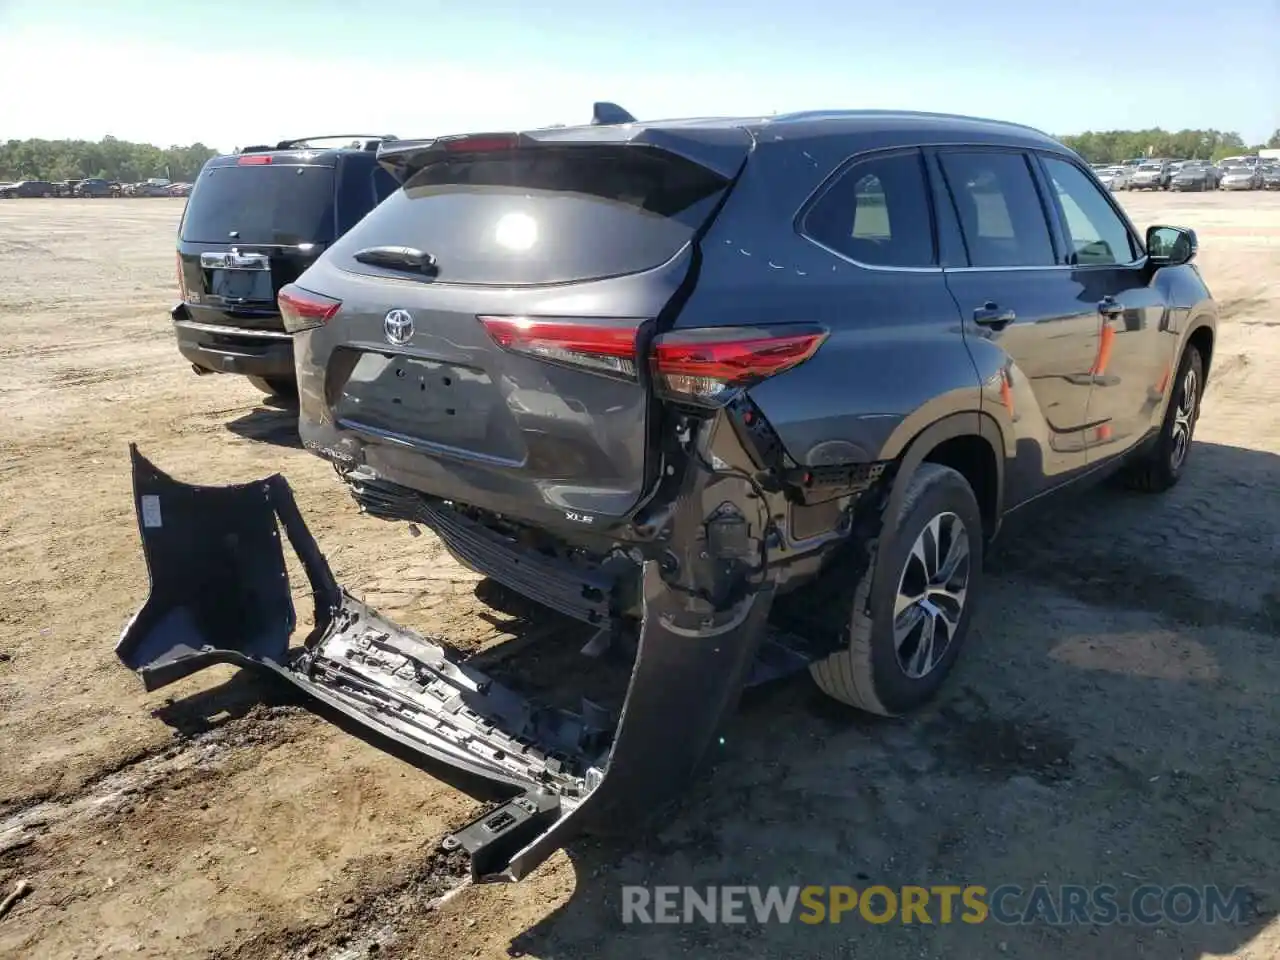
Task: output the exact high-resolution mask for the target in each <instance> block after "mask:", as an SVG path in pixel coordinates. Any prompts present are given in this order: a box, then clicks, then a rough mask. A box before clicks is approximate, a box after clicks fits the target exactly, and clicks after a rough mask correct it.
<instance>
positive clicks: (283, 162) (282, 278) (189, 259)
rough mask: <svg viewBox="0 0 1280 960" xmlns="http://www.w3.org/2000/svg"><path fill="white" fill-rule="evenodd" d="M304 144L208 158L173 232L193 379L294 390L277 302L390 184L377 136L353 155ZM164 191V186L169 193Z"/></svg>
mask: <svg viewBox="0 0 1280 960" xmlns="http://www.w3.org/2000/svg"><path fill="white" fill-rule="evenodd" d="M332 139H342V140H344V141H350V140H351V139H352V138H351V136H350V135H343V136H342V137H341V138H331V137H312V138H306V139H301V140H288V141H282V142H280V143H277V144H276V145H274V146H265V145H264V146H261V147H250V148H246V149H245V150H243V151H241V152H240V153H238V154H230V155H226V156H219V157H214V158H212V159H211V160H209V161H208V163H206V164H205V166H204V168H203V169H202V170H201V171H200V175H199V176H198V177H197V178H196V181H195V184H194V185H193V186H192V189H191V195H190V197H189V199H188V200H187V206H186V210H185V212H184V213H183V216H182V222H181V224H180V226H179V229H178V284H179V293H180V297H181V300H180V302H179V303H178V305H177V306H175V307H174V308H173V310H172V313H171V316H172V319H173V328H174V333H175V335H176V337H177V342H178V350H179V352H180V353H181V354H182V356H183V357H185V358H186V359H187V360H188V361H189V362H190V363H191V366H192V369H193V370H194V371H195V372H196V373H198V374H205V373H237V374H242V375H244V376H247V377H248V378H249V379H250V381H251V382H252V383H253V384H254V385H255V386H256V387H258V388H259V389H260V390H262V391H263V392H265V393H268V394H289V393H292V392H293V389H294V368H293V340H292V336H291V335H290V334H289V333H288V332H287V331H286V330H285V327H284V323H283V321H282V320H281V318H280V310H279V307H278V306H277V303H276V295H277V294H278V293H279V291H280V288H281V287H282V286H284V285H285V284H287V283H289V282H291V281H293V280H295V279H297V277H298V275H299V274H301V273H302V272H303V271H304V270H305V269H306V268H307V267H308V266H310V265H311V263H312V262H313V261H314V260H315V259H316V257H318V256H319V255H320V254H321V253H323V252H324V250H325V248H326V247H327V246H328V245H329V244H330V243H332V242H333V241H334V240H336V239H337V238H338V237H340V236H342V234H343V233H345V232H346V231H347V230H349V229H350V228H351V227H352V226H353V225H354V224H355V223H356V222H357V221H358V220H359V219H360V218H361V217H363V216H364V215H365V214H366V213H368V212H369V211H370V210H372V209H373V208H374V207H375V206H376V205H377V204H378V203H379V202H380V201H381V200H382V199H383V198H384V197H386V196H387V195H388V194H389V193H391V192H392V191H394V190H396V189H397V187H398V184H397V183H396V181H395V179H394V178H393V177H392V176H391V175H390V174H389V173H388V172H387V171H386V170H384V169H382V168H381V167H380V166H378V163H377V159H376V156H377V154H376V149H377V145H378V143H380V142H381V139H382V138H378V137H366V138H364V139H362V140H360V141H359V145H358V146H357V147H355V148H353V147H351V146H343V147H337V148H335V147H327V148H326V147H321V146H319V144H321V143H322V142H323V141H326V140H332ZM165 189H166V190H168V189H170V188H168V187H166V188H165Z"/></svg>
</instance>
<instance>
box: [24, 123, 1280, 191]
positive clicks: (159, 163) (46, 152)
mask: <svg viewBox="0 0 1280 960" xmlns="http://www.w3.org/2000/svg"><path fill="white" fill-rule="evenodd" d="M1060 139H1061V140H1062V142H1063V143H1065V144H1066V145H1067V146H1069V147H1071V149H1073V150H1075V151H1076V152H1077V153H1079V154H1080V155H1081V156H1082V157H1084V158H1085V160H1087V161H1088V162H1090V163H1118V162H1120V161H1121V160H1128V159H1131V158H1134V157H1143V156H1153V157H1185V158H1189V159H1197V160H1221V159H1222V158H1223V157H1229V156H1232V155H1233V154H1241V153H1251V152H1254V151H1256V150H1258V149H1260V148H1263V147H1280V130H1277V131H1276V132H1275V133H1273V134H1272V135H1271V138H1270V139H1269V140H1268V141H1267V142H1266V143H1259V144H1252V145H1250V144H1246V143H1245V142H1244V139H1243V138H1242V137H1241V136H1240V134H1238V133H1235V132H1234V131H1230V130H1178V131H1176V132H1172V131H1168V130H1162V129H1160V128H1159V127H1155V128H1153V129H1150V130H1102V131H1093V130H1087V131H1085V132H1084V133H1078V134H1072V135H1070V136H1064V137H1061V138H1060ZM217 152H218V151H216V150H214V149H213V148H212V147H206V146H205V145H204V144H203V143H193V144H191V145H190V146H185V147H183V146H172V147H167V148H166V147H157V146H155V145H154V144H150V143H131V142H130V141H128V140H117V139H116V138H115V137H103V138H102V139H101V140H97V141H94V140H9V141H8V142H6V143H3V144H0V180H6V181H9V180H53V181H58V180H83V179H85V178H86V177H102V178H103V179H105V180H118V181H120V182H121V183H134V182H137V181H140V180H146V179H147V178H149V177H168V178H169V179H170V180H174V181H177V182H183V181H191V180H194V179H195V178H196V174H198V173H199V172H200V168H201V167H202V166H204V163H205V161H206V160H208V159H209V158H210V157H212V156H214V155H215V154H216V153H217Z"/></svg>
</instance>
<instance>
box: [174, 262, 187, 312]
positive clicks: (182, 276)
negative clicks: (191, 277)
mask: <svg viewBox="0 0 1280 960" xmlns="http://www.w3.org/2000/svg"><path fill="white" fill-rule="evenodd" d="M176 256H177V258H178V296H179V297H180V298H181V299H182V302H183V303H186V302H187V272H186V270H185V269H184V268H183V266H182V253H181V251H179V252H178V253H177V254H176Z"/></svg>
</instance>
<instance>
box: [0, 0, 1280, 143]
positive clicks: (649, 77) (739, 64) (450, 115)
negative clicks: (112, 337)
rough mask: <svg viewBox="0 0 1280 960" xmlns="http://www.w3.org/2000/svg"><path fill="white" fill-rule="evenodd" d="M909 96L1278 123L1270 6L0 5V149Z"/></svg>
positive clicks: (266, 1) (951, 106) (1183, 0)
mask: <svg viewBox="0 0 1280 960" xmlns="http://www.w3.org/2000/svg"><path fill="white" fill-rule="evenodd" d="M595 100H612V101H615V102H617V103H619V104H621V105H622V106H623V107H625V108H626V109H627V110H629V111H630V112H631V113H632V114H634V115H635V116H637V117H639V118H640V119H658V118H663V117H678V116H706V115H744V116H751V115H761V114H768V113H773V112H777V113H785V112H788V111H792V110H811V109H837V108H858V107H875V108H902V109H912V110H938V111H944V112H953V113H965V114H971V115H976V116H984V117H994V118H998V119H1002V120H1011V121H1015V122H1019V123H1026V124H1030V125H1032V126H1035V127H1038V128H1040V129H1042V130H1045V131H1047V132H1049V133H1053V134H1058V135H1063V134H1070V133H1079V132H1081V131H1084V130H1087V129H1093V130H1103V129H1132V128H1141V127H1152V126H1160V127H1164V128H1166V129H1175V130H1176V129H1182V128H1187V127H1192V128H1216V129H1219V130H1236V131H1238V132H1239V133H1240V134H1241V135H1242V136H1243V137H1244V138H1245V140H1246V142H1248V143H1254V142H1260V141H1262V140H1265V139H1266V138H1267V137H1269V136H1270V135H1271V133H1272V131H1274V130H1276V129H1277V128H1280V0H1219V2H1216V3H1215V2H1213V0H1070V2H1065V3H1064V2H1053V0H950V2H942V0H887V2H876V3H868V2H862V3H858V2H851V0H715V2H711V0H644V2H643V3H632V4H620V3H617V4H613V5H610V4H609V3H608V0H594V2H592V0H525V2H523V3H520V2H513V0H487V2H480V3H476V4H474V5H473V4H469V3H463V2H462V0H454V2H444V0H365V2H359V0H256V2H253V0H218V2H209V0H170V2H167V3H165V2H157V0H152V2H146V0H105V2H103V0H98V2H87V0H66V2H59V0H0V140H5V139H11V138H26V137H44V138H50V139H57V138H63V137H71V138H84V139H92V140H96V139H98V138H100V137H102V136H104V135H107V134H110V135H112V136H115V137H118V138H120V139H125V140H137V141H144V142H151V143H157V144H160V145H162V146H168V145H170V144H188V143H192V142H195V141H200V142H202V143H205V144H207V145H209V146H213V147H216V148H219V149H224V150H225V149H230V148H232V147H234V146H240V145H244V144H247V143H260V142H263V141H274V140H279V139H283V138H285V137H295V136H318V135H321V134H328V133H340V134H346V133H363V134H391V135H394V136H398V137H427V136H434V135H440V134H448V133H462V132H467V131H478V130H503V129H519V128H528V127H537V126H545V125H547V124H553V123H568V124H574V123H583V122H586V121H587V120H589V119H590V116H591V104H592V102H593V101H595Z"/></svg>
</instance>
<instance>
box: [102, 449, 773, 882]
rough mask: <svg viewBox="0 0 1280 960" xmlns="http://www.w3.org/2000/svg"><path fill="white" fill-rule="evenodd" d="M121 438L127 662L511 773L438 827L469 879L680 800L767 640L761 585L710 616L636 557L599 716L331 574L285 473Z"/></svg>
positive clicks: (509, 874)
mask: <svg viewBox="0 0 1280 960" xmlns="http://www.w3.org/2000/svg"><path fill="white" fill-rule="evenodd" d="M130 453H131V458H132V463H133V486H134V505H135V508H136V509H137V513H138V523H139V531H140V533H141V536H142V545H143V552H144V555H145V557H146V561H147V567H148V570H149V573H150V577H151V594H150V596H149V597H148V599H147V601H146V603H145V604H144V605H143V606H142V608H141V609H140V610H139V611H138V613H137V614H136V615H135V616H134V618H133V619H132V620H131V621H130V623H129V624H128V625H127V626H126V627H125V630H124V632H123V634H122V635H121V637H120V640H119V643H118V644H117V647H116V653H117V655H118V656H119V657H120V659H121V661H122V662H123V663H124V664H125V665H126V666H127V667H129V668H130V669H132V670H134V671H136V672H137V673H138V674H139V676H141V678H142V680H143V683H144V685H145V686H146V688H147V689H148V690H154V689H156V688H158V687H162V686H164V685H166V684H169V683H172V682H174V681H175V680H178V679H181V678H182V677H185V676H187V675H189V674H191V673H194V672H196V671H198V670H201V669H203V668H204V667H206V666H210V665H211V664H215V663H230V664H235V665H238V666H245V667H257V668H261V669H265V670H269V671H271V672H273V673H275V674H277V675H279V676H280V677H283V678H284V679H285V680H288V681H289V682H290V683H292V684H294V685H296V686H298V687H300V688H301V689H303V690H305V691H306V692H307V693H308V694H310V695H311V696H313V697H315V698H316V699H318V700H320V701H323V702H324V703H325V704H328V705H329V706H330V707H332V708H334V709H336V710H338V711H340V712H342V713H343V714H345V715H346V716H347V717H349V718H351V719H353V720H355V721H356V722H358V723H359V724H361V725H363V726H364V727H366V728H368V729H369V730H371V731H373V732H375V733H377V734H380V735H382V736H384V737H388V738H390V739H391V740H394V741H396V742H398V743H399V744H402V745H404V746H406V747H408V748H410V749H411V750H413V751H415V752H416V753H418V754H420V755H422V756H424V757H427V758H430V759H431V760H433V761H436V762H441V763H444V764H447V765H449V766H451V767H454V768H458V769H461V770H464V771H467V772H469V773H471V774H474V775H477V776H479V777H482V778H484V779H485V780H487V781H490V782H492V783H495V784H500V785H504V786H506V787H507V788H510V789H511V790H512V792H513V793H515V794H517V795H516V796H514V798H513V799H510V800H508V801H507V802H506V803H504V804H503V805H502V806H500V807H499V808H498V809H496V810H491V811H489V812H488V813H486V814H485V815H483V816H482V817H479V818H478V819H477V820H475V821H474V822H472V823H470V824H468V825H467V826H465V827H463V828H462V829H460V830H459V831H458V832H457V833H455V834H453V835H451V836H450V837H448V838H446V839H445V846H446V847H449V848H459V847H461V848H462V849H464V850H466V851H467V852H468V853H469V854H470V856H471V863H472V872H473V875H474V876H475V877H476V879H510V880H516V879H519V878H520V877H522V876H524V875H525V874H527V873H528V872H529V871H530V870H532V869H534V868H535V867H536V866H537V865H538V864H539V863H541V862H542V861H543V860H545V859H546V857H547V856H549V855H550V854H551V853H552V852H554V851H555V850H556V849H557V848H559V847H560V846H562V845H563V844H564V843H565V842H566V841H567V840H569V839H570V837H571V836H572V835H573V834H575V833H577V832H578V831H579V830H581V829H583V828H588V829H594V828H599V829H605V830H608V831H609V832H616V831H618V830H624V831H625V830H627V829H629V828H631V827H633V826H634V825H635V824H638V823H640V822H642V821H644V820H646V819H648V818H649V817H650V816H651V815H652V814H653V812H654V811H655V810H657V809H658V808H661V807H663V806H665V805H666V804H668V803H669V802H670V801H672V800H673V799H675V797H676V796H677V795H678V794H679V792H680V789H681V787H682V786H683V785H684V783H685V782H686V781H687V779H688V777H689V776H690V774H692V773H693V772H694V770H695V768H696V767H697V765H698V761H699V760H700V759H701V758H702V756H703V754H704V753H705V751H706V748H707V746H708V745H709V744H710V742H711V741H712V739H713V738H714V737H715V735H716V733H717V732H718V729H719V725H720V723H721V721H722V719H723V718H724V717H725V715H726V714H727V713H729V712H730V711H731V710H732V708H733V706H734V704H735V702H736V700H737V697H738V694H739V692H740V691H741V689H742V688H743V686H744V684H746V683H747V682H749V679H750V675H751V671H752V669H753V665H755V662H756V654H757V653H758V652H760V651H759V647H760V642H761V640H762V638H763V637H764V634H765V624H766V619H767V616H768V611H769V607H770V605H771V601H772V590H771V589H763V590H761V591H759V592H758V593H755V594H752V595H751V596H750V597H749V598H747V599H745V600H744V601H742V602H741V603H740V604H739V605H738V606H737V607H735V608H734V609H733V610H732V611H727V612H726V614H725V616H724V617H723V618H720V617H717V618H716V622H714V623H712V622H708V621H706V620H703V619H701V618H692V619H691V618H690V616H689V614H688V613H687V612H686V601H685V600H684V598H683V597H682V596H681V595H680V594H678V593H676V592H675V591H672V590H670V589H669V588H668V587H667V586H666V585H665V584H664V582H663V580H662V578H661V576H660V575H659V571H658V567H657V564H656V563H653V562H649V563H646V564H645V566H644V569H643V596H644V604H643V609H644V618H643V621H642V626H641V631H640V638H639V643H638V650H637V654H636V660H635V664H634V666H633V668H632V675H631V681H630V685H629V687H628V690H627V695H626V698H625V701H624V703H623V706H622V710H621V715H620V719H619V721H618V724H617V726H616V729H612V730H611V729H607V724H605V723H602V722H601V718H600V717H598V716H594V715H593V714H594V711H592V710H590V709H585V710H584V712H583V714H581V715H579V714H574V713H570V712H568V711H563V710H558V709H552V708H548V707H544V706H541V705H538V704H536V703H534V702H532V701H530V700H529V699H527V698H525V697H524V696H522V695H521V694H519V693H517V692H516V691H514V690H512V689H510V688H508V687H505V686H503V685H502V684H499V683H497V682H495V681H494V680H493V679H491V678H490V677H488V676H486V675H485V674H483V673H481V672H480V671H478V670H475V669H473V668H471V667H469V666H468V665H467V664H466V663H465V662H462V661H461V658H460V656H459V655H458V654H457V653H456V651H454V650H453V649H452V648H451V647H450V646H449V645H448V644H447V642H445V641H444V640H442V639H441V638H436V637H424V636H421V635H419V634H417V633H414V632H413V631H410V630H406V629H405V628H403V627H400V626H398V625H396V624H395V623H392V622H391V621H389V620H387V619H385V618H383V617H381V616H379V615H378V614H377V613H376V612H375V611H373V610H372V609H370V608H369V607H367V606H365V605H364V604H363V603H361V602H359V601H358V600H356V599H355V598H354V597H352V596H350V595H349V594H347V593H346V592H345V591H343V590H342V589H341V588H339V587H338V585H337V583H336V582H335V580H334V578H333V574H332V573H331V571H330V570H329V566H328V564H327V563H326V561H325V559H324V557H323V555H322V554H321V553H320V551H319V549H318V547H317V546H316V543H315V541H314V540H313V539H312V537H311V534H310V532H309V531H308V530H307V528H306V525H305V524H304V523H303V520H302V517H301V515H300V514H299V512H298V509H297V506H296V504H295V503H294V500H293V495H292V493H291V491H290V489H289V486H288V484H287V483H286V482H285V480H284V478H283V477H280V476H278V475H277V476H272V477H269V478H267V479H265V480H262V481H258V482H255V483H248V484H242V485H237V486H226V487H204V486H194V485H190V484H186V483H182V482H179V481H177V480H174V479H173V478H171V477H169V476H167V475H166V474H164V473H162V472H161V471H160V470H159V469H157V468H156V467H155V466H154V465H153V464H151V463H150V462H149V461H148V460H147V459H146V458H145V457H143V456H142V455H141V454H140V453H139V452H138V450H137V448H136V447H131V448H130ZM281 529H283V531H284V534H285V535H286V536H287V537H288V538H289V541H290V543H291V545H292V547H293V549H294V551H295V553H297V555H298V557H299V558H300V560H301V561H302V564H303V567H304V569H305V570H306V572H307V577H308V579H309V580H310V582H311V587H312V590H313V592H314V596H315V602H316V610H315V627H314V629H313V630H312V631H311V632H310V633H309V635H308V636H307V637H306V639H305V640H304V641H303V644H302V646H301V647H299V648H295V649H292V650H291V649H290V648H289V639H290V636H291V635H292V632H293V629H294V626H295V622H296V619H295V614H294V609H293V603H292V599H291V595H290V591H289V583H288V576H287V573H286V569H285V563H284V551H283V545H282V543H281V539H280V530H281ZM686 621H687V622H686Z"/></svg>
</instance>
